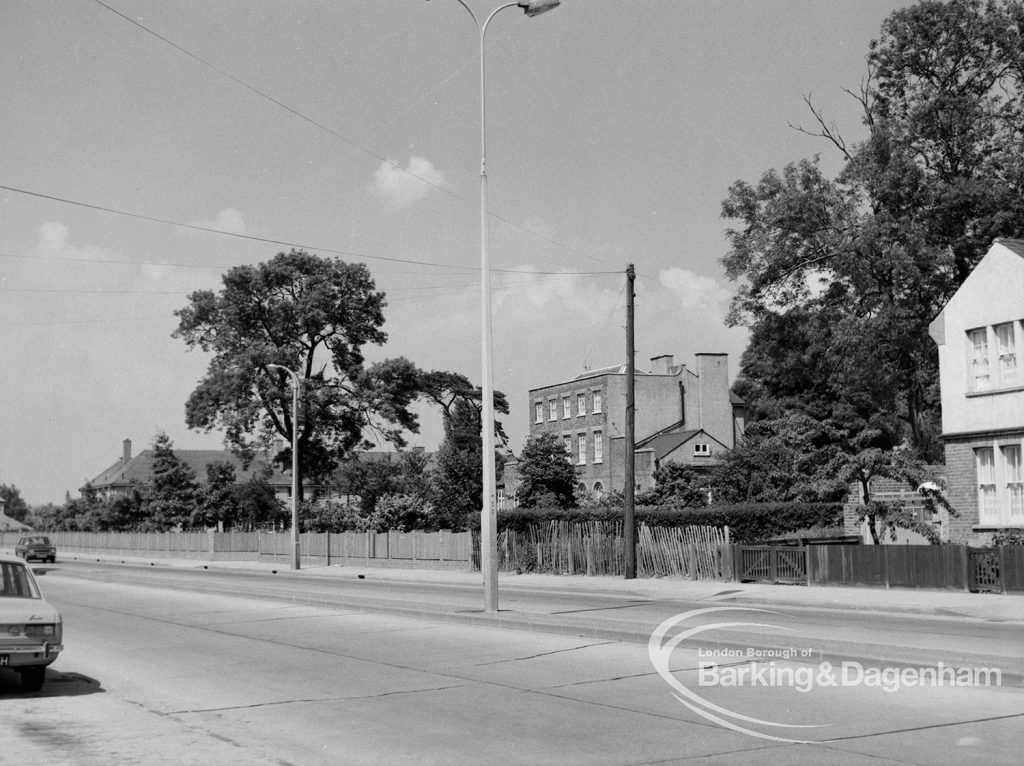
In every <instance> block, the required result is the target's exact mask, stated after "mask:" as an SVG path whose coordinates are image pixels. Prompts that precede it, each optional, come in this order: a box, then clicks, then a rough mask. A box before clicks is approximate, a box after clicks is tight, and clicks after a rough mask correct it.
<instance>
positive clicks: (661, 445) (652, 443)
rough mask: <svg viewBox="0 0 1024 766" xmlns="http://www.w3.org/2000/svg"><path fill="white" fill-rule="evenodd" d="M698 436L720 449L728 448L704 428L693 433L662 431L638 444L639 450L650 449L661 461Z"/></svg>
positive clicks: (656, 458)
mask: <svg viewBox="0 0 1024 766" xmlns="http://www.w3.org/2000/svg"><path fill="white" fill-rule="evenodd" d="M698 436H700V437H704V438H706V439H709V440H710V441H713V442H714V443H715V444H717V445H718V446H719V447H722V448H723V449H726V446H725V445H724V444H722V442H720V441H718V439H716V438H715V437H714V436H712V435H711V434H709V433H708V432H707V431H705V430H704V429H703V428H698V429H696V430H692V431H667V430H666V431H661V432H659V433H656V434H654V435H653V436H648V437H647V438H646V439H643V440H642V441H640V442H638V443H637V445H636V446H637V449H641V448H642V449H649V450H651V451H653V452H654V458H655V460H661V459H662V458H664V457H666V456H668V455H671V454H672V453H673V452H675V451H676V450H677V449H679V448H680V447H682V446H683V445H685V444H687V443H689V442H692V441H693V440H694V439H696V438H697V437H698Z"/></svg>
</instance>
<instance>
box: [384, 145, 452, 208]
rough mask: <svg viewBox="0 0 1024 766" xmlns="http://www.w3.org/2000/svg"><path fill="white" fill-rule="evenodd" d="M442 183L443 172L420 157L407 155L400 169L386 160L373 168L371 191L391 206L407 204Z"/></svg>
mask: <svg viewBox="0 0 1024 766" xmlns="http://www.w3.org/2000/svg"><path fill="white" fill-rule="evenodd" d="M442 184H444V173H442V172H441V171H440V170H438V169H437V168H435V167H434V165H433V163H431V162H430V160H426V159H424V158H423V157H415V156H413V157H410V158H409V164H408V166H407V167H406V168H405V169H404V170H403V169H401V168H400V167H398V164H397V163H395V162H392V161H391V160H388V161H386V162H382V163H381V164H380V166H379V167H378V168H377V170H376V171H374V174H373V183H372V184H370V191H372V192H373V193H374V194H376V195H377V196H378V197H380V198H381V199H383V200H384V202H385V204H386V205H387V206H388V207H389V208H391V209H392V210H398V209H399V208H403V207H408V206H409V205H411V204H413V203H414V202H418V201H419V200H421V199H423V198H424V197H426V196H427V195H428V194H429V193H430V191H431V189H433V188H434V187H436V186H441V185H442Z"/></svg>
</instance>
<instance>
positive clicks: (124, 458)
mask: <svg viewBox="0 0 1024 766" xmlns="http://www.w3.org/2000/svg"><path fill="white" fill-rule="evenodd" d="M123 446H124V451H123V452H122V453H121V465H124V464H125V463H127V462H128V461H129V460H131V459H132V440H131V439H125V440H124V445H123Z"/></svg>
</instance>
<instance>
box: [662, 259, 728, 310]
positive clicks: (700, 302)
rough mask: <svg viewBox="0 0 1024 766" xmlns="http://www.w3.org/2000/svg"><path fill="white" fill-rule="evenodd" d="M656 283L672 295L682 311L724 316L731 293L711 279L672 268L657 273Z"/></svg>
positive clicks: (685, 270)
mask: <svg viewBox="0 0 1024 766" xmlns="http://www.w3.org/2000/svg"><path fill="white" fill-rule="evenodd" d="M658 281H659V282H660V283H661V285H662V286H663V287H665V288H666V289H667V290H668V291H669V292H670V293H671V294H672V295H674V296H675V297H676V298H677V299H678V300H679V303H680V304H681V305H682V306H683V308H684V309H693V310H699V311H702V312H711V313H713V314H714V315H715V316H724V314H725V308H726V306H728V304H729V301H730V299H731V298H732V292H731V291H730V290H728V289H727V288H725V287H723V286H722V285H720V284H719V283H718V282H717V281H716V280H714V279H712V278H711V277H706V276H703V275H701V274H696V273H694V272H692V271H689V270H687V269H680V268H672V269H666V270H665V271H660V272H658Z"/></svg>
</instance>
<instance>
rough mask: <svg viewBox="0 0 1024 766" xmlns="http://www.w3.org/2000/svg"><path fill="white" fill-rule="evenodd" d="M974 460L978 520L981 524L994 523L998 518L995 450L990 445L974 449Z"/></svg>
mask: <svg viewBox="0 0 1024 766" xmlns="http://www.w3.org/2000/svg"><path fill="white" fill-rule="evenodd" d="M974 460H975V466H976V468H977V473H978V521H979V523H981V524H995V523H996V522H997V521H998V519H999V505H998V500H997V498H996V461H995V451H994V450H993V449H992V448H991V447H981V448H979V449H976V450H974Z"/></svg>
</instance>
